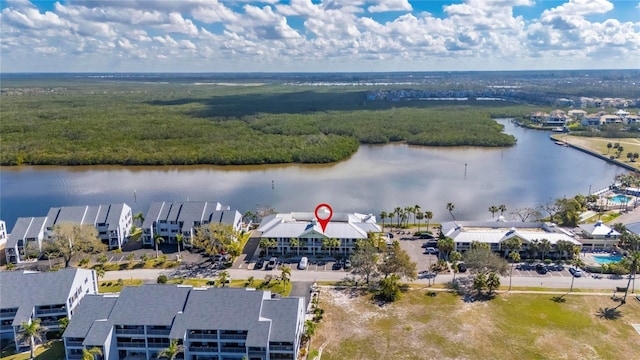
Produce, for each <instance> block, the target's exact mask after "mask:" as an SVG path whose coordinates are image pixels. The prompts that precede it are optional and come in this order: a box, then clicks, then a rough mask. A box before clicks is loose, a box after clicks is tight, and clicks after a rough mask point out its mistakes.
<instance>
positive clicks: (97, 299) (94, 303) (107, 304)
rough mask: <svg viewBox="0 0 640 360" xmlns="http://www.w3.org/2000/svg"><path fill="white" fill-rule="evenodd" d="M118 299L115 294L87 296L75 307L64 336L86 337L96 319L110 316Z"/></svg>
mask: <svg viewBox="0 0 640 360" xmlns="http://www.w3.org/2000/svg"><path fill="white" fill-rule="evenodd" d="M116 300H118V298H117V297H114V296H103V295H87V296H85V297H84V298H83V299H82V301H81V302H80V304H78V306H77V307H76V308H75V310H74V316H73V317H72V318H71V320H70V321H69V325H68V326H67V330H65V332H64V334H63V336H64V337H76V338H86V337H87V334H89V330H90V329H91V327H92V326H93V324H94V322H95V321H96V320H101V319H107V318H108V317H109V314H111V310H112V309H113V306H114V305H115V303H116ZM103 342H104V341H103ZM92 345H95V344H92Z"/></svg>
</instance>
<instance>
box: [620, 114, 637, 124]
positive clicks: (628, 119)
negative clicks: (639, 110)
mask: <svg viewBox="0 0 640 360" xmlns="http://www.w3.org/2000/svg"><path fill="white" fill-rule="evenodd" d="M624 122H625V123H626V124H627V125H631V124H640V116H638V115H627V116H625V117H624Z"/></svg>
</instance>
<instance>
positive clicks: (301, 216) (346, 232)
mask: <svg viewBox="0 0 640 360" xmlns="http://www.w3.org/2000/svg"><path fill="white" fill-rule="evenodd" d="M258 231H260V232H262V234H261V237H262V238H268V239H275V240H276V242H277V245H276V247H275V248H274V251H275V252H279V253H281V254H285V253H289V252H298V251H299V252H301V253H305V254H313V255H315V254H323V253H329V252H331V253H334V254H335V253H338V254H344V255H346V254H349V253H351V252H353V250H354V249H355V245H356V242H357V241H358V240H362V239H367V237H368V234H369V233H370V232H373V233H380V232H381V231H382V230H381V228H380V226H379V225H378V224H377V223H376V217H375V216H374V215H371V214H369V215H365V214H359V213H352V214H348V213H336V214H333V216H332V217H331V221H329V223H327V226H326V228H325V230H324V231H323V230H322V227H321V226H320V224H318V223H317V221H316V217H315V214H314V213H306V212H292V213H284V214H275V215H269V216H267V217H266V218H264V220H263V221H262V223H261V224H260V226H259V227H258ZM293 238H296V239H297V240H298V242H299V246H292V244H291V239H293ZM327 238H335V239H337V240H338V241H339V242H340V244H339V245H338V246H337V247H334V248H327V247H326V246H325V244H324V242H323V240H324V239H327Z"/></svg>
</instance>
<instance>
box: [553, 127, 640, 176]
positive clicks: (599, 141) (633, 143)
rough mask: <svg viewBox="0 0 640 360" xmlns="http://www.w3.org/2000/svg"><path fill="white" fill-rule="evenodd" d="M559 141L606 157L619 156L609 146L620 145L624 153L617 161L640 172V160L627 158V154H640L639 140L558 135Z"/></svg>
mask: <svg viewBox="0 0 640 360" xmlns="http://www.w3.org/2000/svg"><path fill="white" fill-rule="evenodd" d="M556 138H557V139H559V140H562V141H566V142H567V143H569V144H571V145H575V146H580V147H583V148H586V149H588V150H591V151H593V152H596V153H598V154H601V155H604V156H607V157H609V156H614V155H615V156H617V152H616V149H614V148H611V149H609V148H608V147H607V144H609V143H611V144H616V143H618V144H620V146H622V147H623V148H624V151H623V152H622V154H621V155H620V157H619V158H616V160H617V161H620V162H622V163H625V164H627V165H630V166H632V167H634V168H635V169H638V170H640V160H636V161H630V160H629V159H628V158H627V153H629V152H631V153H640V139H638V138H622V139H608V138H597V137H583V136H571V135H567V136H564V135H557V136H556Z"/></svg>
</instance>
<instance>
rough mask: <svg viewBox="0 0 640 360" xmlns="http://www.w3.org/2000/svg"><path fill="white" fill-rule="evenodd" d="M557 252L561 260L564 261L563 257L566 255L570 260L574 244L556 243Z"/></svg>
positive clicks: (562, 241) (566, 241)
mask: <svg viewBox="0 0 640 360" xmlns="http://www.w3.org/2000/svg"><path fill="white" fill-rule="evenodd" d="M556 250H557V251H558V254H559V258H560V259H562V256H563V255H564V254H565V253H566V254H567V258H568V257H569V254H570V253H571V250H573V243H572V242H571V241H568V240H558V242H557V243H556Z"/></svg>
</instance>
